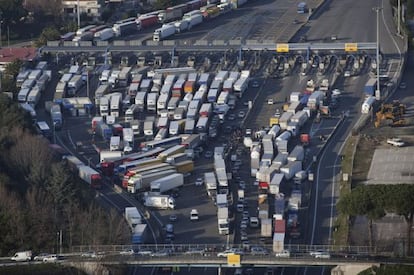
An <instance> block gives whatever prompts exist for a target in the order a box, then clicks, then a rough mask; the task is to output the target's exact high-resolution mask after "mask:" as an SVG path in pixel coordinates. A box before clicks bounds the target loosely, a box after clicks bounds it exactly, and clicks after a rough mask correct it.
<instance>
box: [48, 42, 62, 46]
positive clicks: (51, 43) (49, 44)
mask: <svg viewBox="0 0 414 275" xmlns="http://www.w3.org/2000/svg"><path fill="white" fill-rule="evenodd" d="M46 45H47V46H48V47H59V46H60V41H47V43H46Z"/></svg>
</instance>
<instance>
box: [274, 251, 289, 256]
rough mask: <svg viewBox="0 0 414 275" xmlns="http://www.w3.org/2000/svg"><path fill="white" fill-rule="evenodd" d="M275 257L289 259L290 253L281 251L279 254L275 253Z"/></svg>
mask: <svg viewBox="0 0 414 275" xmlns="http://www.w3.org/2000/svg"><path fill="white" fill-rule="evenodd" d="M275 256H276V257H279V258H289V257H290V251H289V250H282V251H280V252H277V253H276V254H275Z"/></svg>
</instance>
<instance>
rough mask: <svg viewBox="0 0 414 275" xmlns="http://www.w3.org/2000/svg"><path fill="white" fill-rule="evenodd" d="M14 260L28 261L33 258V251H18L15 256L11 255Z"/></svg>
mask: <svg viewBox="0 0 414 275" xmlns="http://www.w3.org/2000/svg"><path fill="white" fill-rule="evenodd" d="M11 260H12V261H15V262H26V261H31V260H32V251H21V252H16V253H15V254H14V255H13V257H11Z"/></svg>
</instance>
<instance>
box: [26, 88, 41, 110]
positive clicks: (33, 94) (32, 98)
mask: <svg viewBox="0 0 414 275" xmlns="http://www.w3.org/2000/svg"><path fill="white" fill-rule="evenodd" d="M40 96H41V93H40V89H39V88H38V87H37V86H34V87H33V88H32V89H31V90H30V93H29V94H28V95H27V103H28V104H30V105H32V107H33V108H35V107H36V105H37V103H38V102H39V99H40Z"/></svg>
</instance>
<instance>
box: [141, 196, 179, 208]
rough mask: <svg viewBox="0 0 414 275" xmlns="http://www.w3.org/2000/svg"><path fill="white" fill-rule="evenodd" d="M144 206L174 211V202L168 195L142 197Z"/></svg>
mask: <svg viewBox="0 0 414 275" xmlns="http://www.w3.org/2000/svg"><path fill="white" fill-rule="evenodd" d="M144 205H145V206H146V207H150V208H156V209H174V208H175V200H174V198H173V197H171V196H169V195H152V194H148V195H146V196H144Z"/></svg>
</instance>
